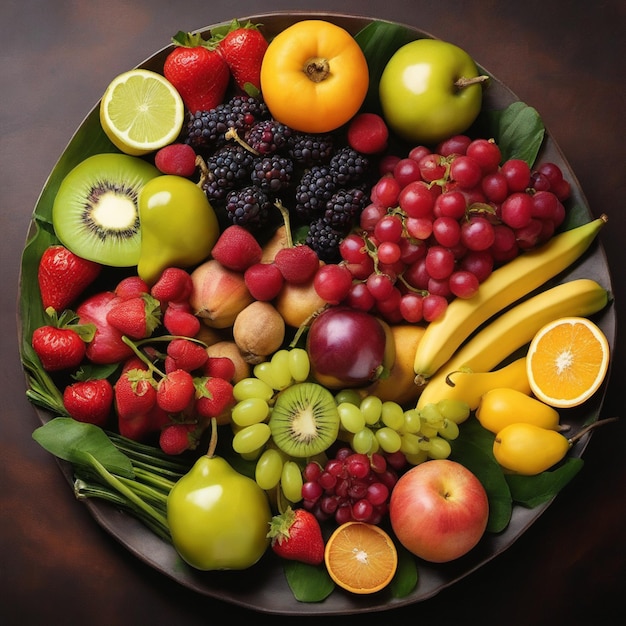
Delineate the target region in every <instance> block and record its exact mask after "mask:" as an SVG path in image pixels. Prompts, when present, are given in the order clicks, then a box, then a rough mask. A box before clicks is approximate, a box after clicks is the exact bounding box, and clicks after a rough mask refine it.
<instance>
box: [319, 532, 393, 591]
mask: <svg viewBox="0 0 626 626" xmlns="http://www.w3.org/2000/svg"><path fill="white" fill-rule="evenodd" d="M324 561H325V563H326V568H327V570H328V573H329V575H330V577H331V578H332V579H333V580H334V581H335V583H336V584H337V585H339V586H340V587H342V588H343V589H346V590H347V591H350V592H352V593H358V594H367V593H374V592H376V591H380V590H381V589H382V588H383V587H385V586H387V585H388V584H389V583H390V582H391V579H392V578H393V576H394V574H395V573H396V569H397V567H398V553H397V551H396V547H395V545H394V543H393V540H392V539H391V537H390V536H389V535H388V534H387V533H386V532H385V531H384V530H383V529H382V528H380V527H379V526H375V525H373V524H367V523H365V522H355V521H350V522H346V523H344V524H342V525H341V526H338V527H337V528H336V529H335V531H334V532H333V534H332V535H331V536H330V538H329V539H328V541H327V542H326V548H325V552H324Z"/></svg>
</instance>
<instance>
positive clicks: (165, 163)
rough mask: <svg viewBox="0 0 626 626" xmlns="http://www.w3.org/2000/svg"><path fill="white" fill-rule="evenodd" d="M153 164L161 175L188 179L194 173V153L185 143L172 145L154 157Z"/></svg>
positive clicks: (162, 149)
mask: <svg viewBox="0 0 626 626" xmlns="http://www.w3.org/2000/svg"><path fill="white" fill-rule="evenodd" d="M154 164H155V165H156V166H157V168H158V169H159V170H160V171H161V172H163V174H173V175H175V176H184V177H186V178H189V177H191V176H193V175H194V173H195V171H196V153H195V152H194V149H193V148H192V147H191V146H190V145H189V144H186V143H172V144H170V145H169V146H165V147H164V148H161V149H160V150H159V151H158V152H157V153H156V155H155V156H154Z"/></svg>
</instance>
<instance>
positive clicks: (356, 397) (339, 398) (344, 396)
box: [335, 389, 361, 406]
mask: <svg viewBox="0 0 626 626" xmlns="http://www.w3.org/2000/svg"><path fill="white" fill-rule="evenodd" d="M335 402H336V403H337V404H341V403H342V402H349V403H350V404H354V405H355V406H359V405H360V404H361V395H360V394H359V392H358V391H357V390H356V389H342V390H341V391H338V392H337V393H336V394H335Z"/></svg>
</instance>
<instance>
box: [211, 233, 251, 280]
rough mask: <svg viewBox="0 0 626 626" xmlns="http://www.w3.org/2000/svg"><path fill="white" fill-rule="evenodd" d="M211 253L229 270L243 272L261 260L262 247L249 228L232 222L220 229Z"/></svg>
mask: <svg viewBox="0 0 626 626" xmlns="http://www.w3.org/2000/svg"><path fill="white" fill-rule="evenodd" d="M211 254H212V256H213V258H214V259H215V260H216V261H218V262H219V263H220V264H221V265H223V266H224V267H226V268H228V269H229V270H233V271H235V272H245V271H246V270H247V269H248V268H249V267H250V266H251V265H253V264H254V263H258V262H259V261H260V260H261V257H262V256H263V249H262V248H261V246H260V245H259V242H258V241H257V240H256V239H255V237H254V235H252V233H251V232H250V231H249V230H247V229H246V228H244V227H243V226H238V225H237V224H233V225H232V226H228V227H227V228H225V229H224V230H223V231H222V233H221V235H220V236H219V238H218V240H217V241H216V242H215V245H214V246H213V249H212V251H211Z"/></svg>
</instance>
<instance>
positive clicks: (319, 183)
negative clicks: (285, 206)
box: [295, 165, 337, 219]
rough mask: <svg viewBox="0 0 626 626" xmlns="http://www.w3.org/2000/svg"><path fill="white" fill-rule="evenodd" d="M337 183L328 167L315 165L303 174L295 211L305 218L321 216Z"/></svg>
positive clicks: (297, 192)
mask: <svg viewBox="0 0 626 626" xmlns="http://www.w3.org/2000/svg"><path fill="white" fill-rule="evenodd" d="M336 188H337V185H336V183H335V180H334V177H333V175H332V174H331V172H330V170H329V168H328V167H326V166H323V165H314V166H313V167H312V168H311V169H310V170H307V171H306V172H304V174H303V175H302V178H301V179H300V182H299V183H298V185H297V187H296V192H295V211H296V213H297V214H298V215H299V216H300V217H302V218H304V219H311V218H313V217H316V216H319V215H320V214H322V212H323V211H324V210H325V209H326V203H327V202H328V201H329V200H330V198H331V197H332V195H333V193H334V192H335V190H336Z"/></svg>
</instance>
